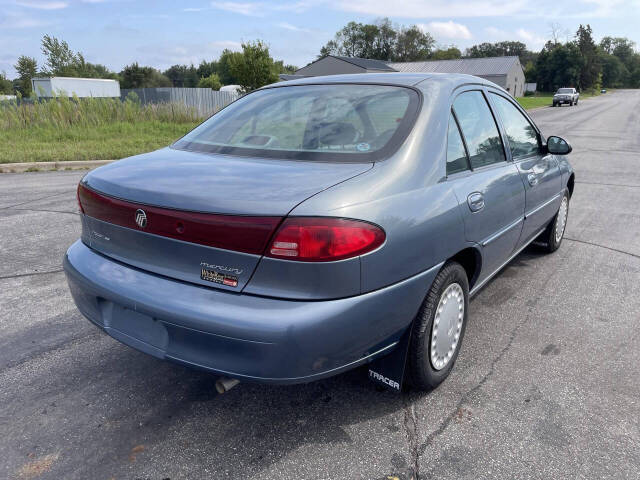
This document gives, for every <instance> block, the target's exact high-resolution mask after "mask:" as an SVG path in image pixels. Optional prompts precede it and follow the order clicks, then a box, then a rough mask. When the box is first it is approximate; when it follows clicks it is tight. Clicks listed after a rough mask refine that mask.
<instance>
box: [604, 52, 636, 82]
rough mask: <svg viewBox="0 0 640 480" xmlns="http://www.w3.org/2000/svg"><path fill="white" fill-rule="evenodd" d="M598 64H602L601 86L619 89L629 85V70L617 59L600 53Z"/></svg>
mask: <svg viewBox="0 0 640 480" xmlns="http://www.w3.org/2000/svg"><path fill="white" fill-rule="evenodd" d="M600 62H601V63H602V86H604V87H607V88H620V87H624V86H626V85H627V84H628V83H629V77H630V74H629V70H627V67H625V65H624V63H622V61H621V60H620V59H619V58H618V57H616V56H615V55H610V54H608V53H606V52H605V51H602V53H601V55H600Z"/></svg>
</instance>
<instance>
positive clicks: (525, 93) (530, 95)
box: [524, 90, 536, 97]
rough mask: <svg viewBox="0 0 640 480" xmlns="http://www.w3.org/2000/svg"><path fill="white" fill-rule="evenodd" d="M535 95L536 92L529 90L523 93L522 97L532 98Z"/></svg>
mask: <svg viewBox="0 0 640 480" xmlns="http://www.w3.org/2000/svg"><path fill="white" fill-rule="evenodd" d="M535 94H536V92H532V91H530V90H528V91H526V92H524V96H525V97H533V96H535Z"/></svg>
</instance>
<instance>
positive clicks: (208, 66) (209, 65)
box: [196, 60, 218, 78]
mask: <svg viewBox="0 0 640 480" xmlns="http://www.w3.org/2000/svg"><path fill="white" fill-rule="evenodd" d="M196 73H197V74H198V78H203V77H208V76H209V75H211V74H212V73H218V62H217V61H216V60H212V61H210V62H207V61H206V60H202V61H201V62H200V65H198V69H197V70H196Z"/></svg>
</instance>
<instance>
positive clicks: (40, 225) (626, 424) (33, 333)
mask: <svg viewBox="0 0 640 480" xmlns="http://www.w3.org/2000/svg"><path fill="white" fill-rule="evenodd" d="M533 117H534V118H535V120H536V122H537V123H538V124H539V126H540V127H541V129H542V130H543V132H544V133H545V134H547V135H549V134H552V133H553V134H558V135H561V136H565V137H566V138H568V139H569V140H570V141H571V143H572V144H573V146H574V153H573V154H572V155H571V162H572V164H573V166H574V168H575V171H576V176H577V179H576V187H575V192H574V196H573V198H572V202H571V208H570V213H569V223H568V227H567V232H566V238H565V241H564V242H563V244H562V246H561V248H560V250H559V251H558V252H556V253H555V254H553V255H547V256H545V255H543V254H542V253H540V251H538V250H536V248H534V247H532V248H529V249H527V250H525V252H524V253H522V254H521V255H519V256H518V257H517V258H516V259H515V260H514V261H513V262H512V263H511V264H510V265H509V266H508V267H507V268H505V269H504V270H503V272H502V274H501V275H499V276H498V277H497V278H496V279H495V280H494V281H492V282H491V283H490V284H489V285H488V286H487V287H486V288H484V289H483V290H482V291H481V292H480V293H479V294H478V295H477V296H476V297H475V298H474V299H473V301H472V303H471V313H470V322H469V325H468V327H467V332H466V335H465V339H464V344H463V346H462V352H461V354H460V357H459V359H458V362H457V364H456V367H455V369H454V371H453V373H452V375H451V376H450V378H449V379H448V380H447V381H446V382H445V383H444V384H442V385H441V386H440V387H439V388H438V389H437V390H435V391H434V392H431V393H429V394H422V393H410V394H405V395H396V394H393V393H390V392H387V391H380V390H378V389H376V388H375V386H374V385H373V384H371V383H370V382H369V381H368V380H367V378H366V375H365V373H364V372H362V371H360V370H356V371H352V372H349V373H347V374H344V375H341V376H338V377H335V378H333V379H329V380H325V381H321V382H317V383H313V384H309V385H302V386H288V387H273V386H261V385H252V384H240V385H239V386H238V387H236V388H235V389H234V390H232V391H230V392H228V393H226V394H224V395H217V394H216V392H215V388H214V384H213V382H214V378H213V377H211V376H209V375H207V374H204V373H200V372H195V371H191V370H187V369H185V368H182V367H180V366H176V365H172V364H169V363H165V362H161V361H158V360H156V359H154V358H152V357H149V356H146V355H144V354H142V353H139V352H136V351H134V350H132V349H130V348H128V347H125V346H123V345H121V344H119V343H118V342H117V341H115V340H113V339H111V338H110V337H108V336H106V335H104V334H102V333H101V332H100V331H98V329H97V328H95V327H93V326H92V325H91V324H89V322H87V321H86V320H84V319H83V318H82V316H81V315H80V314H79V313H78V312H77V310H76V309H75V306H74V304H73V302H72V300H71V297H70V295H69V293H68V291H67V286H66V282H65V278H64V274H63V273H62V270H61V260H62V256H63V254H64V252H65V250H66V248H67V247H68V246H69V245H70V244H71V243H72V242H73V241H75V240H76V239H77V238H78V236H79V231H80V226H79V219H78V217H77V213H76V210H77V209H76V200H75V187H76V184H77V182H78V180H79V179H80V178H81V176H82V175H83V173H82V172H51V173H27V174H2V175H0V432H1V435H0V478H17V479H29V478H38V479H40V478H42V479H63V478H64V479H105V480H107V479H112V478H113V479H150V480H161V479H171V480H177V479H183V478H189V479H201V478H234V479H245V478H252V479H273V478H283V479H284V478H286V479H290V478H291V479H316V478H323V479H360V478H363V479H387V478H389V477H391V478H393V477H394V476H395V477H398V478H399V479H409V478H412V477H413V478H416V477H419V478H420V479H427V478H438V479H485V478H496V479H503V478H509V479H511V478H517V479H529V478H536V479H552V478H553V479H555V478H594V479H595V478H597V479H605V478H616V479H619V478H638V477H640V211H639V209H638V205H640V91H631V90H629V91H617V92H614V93H611V94H606V95H603V96H600V97H597V98H594V99H590V100H585V101H581V102H580V103H579V105H578V106H576V107H562V108H544V109H540V110H536V111H534V112H533Z"/></svg>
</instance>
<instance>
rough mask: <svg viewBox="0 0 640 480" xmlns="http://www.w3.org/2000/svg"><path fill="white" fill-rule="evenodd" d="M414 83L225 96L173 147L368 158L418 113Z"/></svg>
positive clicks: (391, 143)
mask: <svg viewBox="0 0 640 480" xmlns="http://www.w3.org/2000/svg"><path fill="white" fill-rule="evenodd" d="M419 105H420V97H419V95H418V93H417V92H416V91H415V90H412V89H410V88H405V87H399V86H390V85H389V86H388V85H359V84H333V85H332V84H327V85H295V86H285V87H277V88H267V89H264V90H258V91H256V92H254V93H251V94H249V95H246V96H245V97H243V98H241V99H239V100H238V101H236V102H234V103H232V104H231V105H229V106H228V107H227V108H225V109H224V110H222V111H221V112H219V113H218V114H216V115H214V116H212V117H211V118H210V119H209V120H207V121H206V122H204V123H203V124H202V125H200V126H199V127H197V128H196V129H194V130H193V131H191V132H190V133H188V134H187V135H185V136H184V137H183V138H182V139H180V140H178V141H177V142H176V143H175V144H174V145H173V147H174V148H179V149H183V150H195V151H203V152H212V153H224V154H230V155H241V156H259V157H267V158H269V157H272V158H285V159H286V158H291V159H297V160H321V161H322V160H326V161H346V162H354V161H355V162H370V161H374V160H378V159H382V158H385V157H387V156H388V155H390V154H391V153H393V151H395V149H396V148H397V147H398V146H399V145H400V144H401V143H402V141H404V139H405V138H406V136H407V135H408V133H409V131H410V130H411V128H412V127H413V123H414V121H415V118H416V116H417V113H418V108H419Z"/></svg>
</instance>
